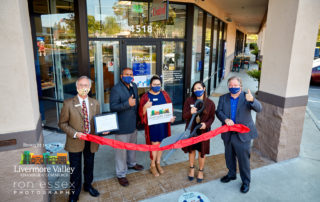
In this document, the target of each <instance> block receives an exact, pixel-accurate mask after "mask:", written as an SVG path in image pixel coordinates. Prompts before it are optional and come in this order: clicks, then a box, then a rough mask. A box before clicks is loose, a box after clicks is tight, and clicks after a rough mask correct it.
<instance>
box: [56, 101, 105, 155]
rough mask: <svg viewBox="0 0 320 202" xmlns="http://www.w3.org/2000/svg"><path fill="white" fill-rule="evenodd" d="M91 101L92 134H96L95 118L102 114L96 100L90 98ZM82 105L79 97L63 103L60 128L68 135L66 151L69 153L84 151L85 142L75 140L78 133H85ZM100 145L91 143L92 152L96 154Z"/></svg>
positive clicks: (90, 119) (90, 120)
mask: <svg viewBox="0 0 320 202" xmlns="http://www.w3.org/2000/svg"><path fill="white" fill-rule="evenodd" d="M88 100H89V122H90V133H91V134H94V132H95V128H94V121H93V116H95V115H97V114H100V104H99V102H98V101H97V100H96V99H93V98H90V97H88ZM81 109H82V108H81V104H80V103H79V99H78V96H75V97H73V98H70V99H67V100H65V101H64V102H63V107H62V110H61V114H60V120H59V127H60V128H61V130H63V131H64V132H65V133H66V135H67V141H66V144H65V150H66V151H69V152H81V151H83V149H84V146H85V141H84V140H80V139H79V138H73V136H74V134H75V133H76V132H84V115H83V114H82V110H81ZM98 147H99V145H98V144H97V143H94V142H91V144H90V151H91V152H92V153H93V152H96V151H97V150H98Z"/></svg>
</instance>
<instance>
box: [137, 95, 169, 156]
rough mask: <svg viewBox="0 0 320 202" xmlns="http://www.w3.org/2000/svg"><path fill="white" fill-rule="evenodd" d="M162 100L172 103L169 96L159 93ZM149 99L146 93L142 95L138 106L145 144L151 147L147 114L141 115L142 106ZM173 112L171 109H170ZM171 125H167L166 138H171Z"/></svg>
mask: <svg viewBox="0 0 320 202" xmlns="http://www.w3.org/2000/svg"><path fill="white" fill-rule="evenodd" d="M161 92H162V94H163V96H164V99H165V100H166V102H167V103H172V101H171V99H170V96H169V95H168V93H167V92H166V91H161ZM148 100H149V97H148V92H147V93H145V94H144V95H142V97H141V99H140V104H139V116H140V120H141V123H142V124H144V133H145V138H146V144H147V145H151V141H150V132H149V126H148V118H147V113H146V114H143V106H144V105H145V104H146V103H147V102H148ZM172 110H173V109H172ZM170 126H171V123H170V122H169V123H168V136H171V127H170ZM150 159H151V160H152V159H153V156H152V153H151V152H150Z"/></svg>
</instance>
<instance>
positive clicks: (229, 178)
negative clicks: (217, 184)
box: [220, 175, 237, 183]
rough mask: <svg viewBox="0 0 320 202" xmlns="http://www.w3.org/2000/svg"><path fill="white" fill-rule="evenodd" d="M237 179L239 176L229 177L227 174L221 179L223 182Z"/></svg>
mask: <svg viewBox="0 0 320 202" xmlns="http://www.w3.org/2000/svg"><path fill="white" fill-rule="evenodd" d="M235 179H237V176H234V177H229V176H228V175H226V176H224V177H222V178H221V179H220V181H221V182H223V183H228V182H230V181H231V180H235Z"/></svg>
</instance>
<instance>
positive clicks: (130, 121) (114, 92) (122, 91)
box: [110, 81, 139, 134]
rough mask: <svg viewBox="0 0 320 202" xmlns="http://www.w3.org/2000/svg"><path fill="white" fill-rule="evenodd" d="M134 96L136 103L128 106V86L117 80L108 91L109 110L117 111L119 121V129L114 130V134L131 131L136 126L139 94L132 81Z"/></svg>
mask: <svg viewBox="0 0 320 202" xmlns="http://www.w3.org/2000/svg"><path fill="white" fill-rule="evenodd" d="M131 84H132V87H133V92H134V98H135V99H136V105H135V106H134V107H130V105H129V101H128V100H129V97H131V95H130V93H129V90H128V88H127V87H126V86H125V85H124V84H123V83H122V81H119V82H118V83H117V84H116V85H115V86H114V87H113V88H112V89H111V93H110V110H111V111H112V112H117V114H118V121H119V130H118V131H115V133H116V134H128V133H133V132H134V131H135V130H136V128H137V117H138V106H139V96H138V88H137V85H136V84H135V83H134V82H132V83H131Z"/></svg>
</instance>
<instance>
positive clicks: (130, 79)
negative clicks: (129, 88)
mask: <svg viewBox="0 0 320 202" xmlns="http://www.w3.org/2000/svg"><path fill="white" fill-rule="evenodd" d="M132 80H133V77H132V76H122V81H124V82H125V83H126V84H130V83H131V81H132Z"/></svg>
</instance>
